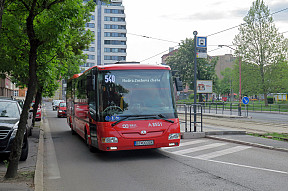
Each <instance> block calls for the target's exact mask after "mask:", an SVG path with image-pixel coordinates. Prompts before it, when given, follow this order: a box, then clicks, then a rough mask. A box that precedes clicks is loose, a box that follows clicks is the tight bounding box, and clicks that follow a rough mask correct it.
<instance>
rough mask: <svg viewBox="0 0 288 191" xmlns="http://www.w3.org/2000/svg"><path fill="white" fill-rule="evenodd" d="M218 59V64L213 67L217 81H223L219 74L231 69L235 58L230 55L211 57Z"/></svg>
mask: <svg viewBox="0 0 288 191" xmlns="http://www.w3.org/2000/svg"><path fill="white" fill-rule="evenodd" d="M216 57H218V62H217V64H216V66H215V71H216V74H217V76H218V78H219V79H223V76H222V75H221V72H222V71H224V70H225V69H226V68H233V66H234V64H235V60H236V57H234V56H233V55H232V54H225V55H219V56H213V58H216Z"/></svg>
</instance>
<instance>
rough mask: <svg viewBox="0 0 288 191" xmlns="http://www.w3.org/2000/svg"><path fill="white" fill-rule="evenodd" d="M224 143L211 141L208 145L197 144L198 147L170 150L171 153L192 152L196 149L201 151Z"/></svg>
mask: <svg viewBox="0 0 288 191" xmlns="http://www.w3.org/2000/svg"><path fill="white" fill-rule="evenodd" d="M223 145H226V143H213V144H209V145H204V146H199V147H193V148H189V149H183V150H179V151H174V152H171V153H173V154H180V155H181V154H187V153H192V152H196V151H202V150H206V149H212V148H215V147H220V146H223Z"/></svg>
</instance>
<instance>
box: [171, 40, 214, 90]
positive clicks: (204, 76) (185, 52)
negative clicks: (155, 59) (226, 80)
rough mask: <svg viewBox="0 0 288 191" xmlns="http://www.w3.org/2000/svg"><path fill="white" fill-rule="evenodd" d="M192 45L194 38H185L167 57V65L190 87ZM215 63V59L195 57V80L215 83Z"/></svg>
mask: <svg viewBox="0 0 288 191" xmlns="http://www.w3.org/2000/svg"><path fill="white" fill-rule="evenodd" d="M194 47H195V46H194V40H193V39H188V38H187V39H186V40H185V41H182V42H181V45H180V48H179V49H178V51H177V52H176V53H175V54H174V55H173V56H169V57H168V58H167V65H169V66H170V67H171V69H172V70H177V71H178V73H179V75H180V77H181V79H182V81H183V83H184V84H186V85H189V87H190V88H191V89H193V87H194V58H195V56H194V51H195V48H194ZM215 65H216V60H215V59H212V60H208V59H203V58H200V59H197V80H213V84H214V85H215V83H216V81H217V80H216V79H217V76H216V73H215Z"/></svg>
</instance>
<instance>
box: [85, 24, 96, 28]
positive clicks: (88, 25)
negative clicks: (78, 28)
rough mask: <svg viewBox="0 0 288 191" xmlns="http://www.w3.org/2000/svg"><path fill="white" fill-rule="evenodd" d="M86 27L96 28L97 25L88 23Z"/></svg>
mask: <svg viewBox="0 0 288 191" xmlns="http://www.w3.org/2000/svg"><path fill="white" fill-rule="evenodd" d="M86 27H88V28H95V24H94V23H86Z"/></svg>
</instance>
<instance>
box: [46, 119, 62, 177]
mask: <svg viewBox="0 0 288 191" xmlns="http://www.w3.org/2000/svg"><path fill="white" fill-rule="evenodd" d="M44 132H45V134H44V135H45V138H46V139H45V145H46V152H45V154H46V155H47V170H48V176H47V177H48V179H59V178H61V176H60V170H59V166H58V162H57V158H56V152H55V147H54V143H53V139H52V137H51V133H50V127H49V123H48V120H47V123H45V126H44Z"/></svg>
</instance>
